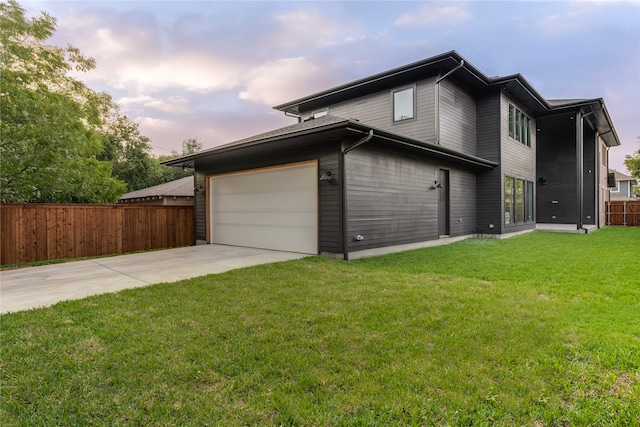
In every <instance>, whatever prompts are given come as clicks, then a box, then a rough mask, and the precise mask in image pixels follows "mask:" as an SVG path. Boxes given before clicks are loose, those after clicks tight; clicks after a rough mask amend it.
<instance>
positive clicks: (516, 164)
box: [500, 93, 537, 233]
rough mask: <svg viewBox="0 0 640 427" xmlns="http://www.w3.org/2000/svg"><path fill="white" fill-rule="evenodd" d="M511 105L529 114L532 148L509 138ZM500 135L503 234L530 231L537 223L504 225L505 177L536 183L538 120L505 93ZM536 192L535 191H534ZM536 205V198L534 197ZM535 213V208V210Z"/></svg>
mask: <svg viewBox="0 0 640 427" xmlns="http://www.w3.org/2000/svg"><path fill="white" fill-rule="evenodd" d="M509 103H511V104H513V105H514V106H515V107H516V108H518V109H519V110H520V111H522V112H523V113H524V114H527V115H528V116H529V118H531V147H527V146H526V145H524V144H522V143H521V142H520V141H517V140H515V139H513V138H510V137H509ZM500 106H501V108H500V112H501V120H500V124H501V126H500V133H501V146H500V157H501V161H500V168H501V173H502V175H501V177H500V193H501V195H502V196H501V204H500V206H501V219H500V220H501V224H502V233H513V232H517V231H523V230H529V229H532V228H535V221H534V222H530V223H524V224H509V225H504V177H505V176H511V177H514V178H518V179H523V180H525V181H532V182H534V183H535V182H536V146H537V138H536V129H537V127H536V120H535V119H534V118H533V117H532V115H531V114H530V113H528V112H527V110H526V109H525V108H523V107H522V106H521V105H519V104H518V103H517V102H514V101H513V100H511V99H510V98H509V97H508V96H507V95H505V94H504V93H503V94H502V96H501V102H500ZM534 188H535V185H534ZM534 191H535V190H534ZM534 204H535V196H534ZM534 211H535V208H534Z"/></svg>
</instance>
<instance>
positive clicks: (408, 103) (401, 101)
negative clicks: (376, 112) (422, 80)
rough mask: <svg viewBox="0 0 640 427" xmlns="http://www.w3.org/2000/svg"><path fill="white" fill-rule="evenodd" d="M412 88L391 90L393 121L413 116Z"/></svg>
mask: <svg viewBox="0 0 640 427" xmlns="http://www.w3.org/2000/svg"><path fill="white" fill-rule="evenodd" d="M413 110H414V99H413V88H412V87H410V88H407V89H402V90H398V91H396V92H393V121H394V122H399V121H402V120H408V119H413V117H414V112H413Z"/></svg>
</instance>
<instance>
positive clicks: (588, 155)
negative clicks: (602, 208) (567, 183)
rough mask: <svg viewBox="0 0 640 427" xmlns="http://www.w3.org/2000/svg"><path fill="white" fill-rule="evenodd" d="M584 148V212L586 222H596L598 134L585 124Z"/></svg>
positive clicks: (583, 216) (583, 217)
mask: <svg viewBox="0 0 640 427" xmlns="http://www.w3.org/2000/svg"><path fill="white" fill-rule="evenodd" d="M583 137H584V148H583V159H584V160H583V162H584V163H583V170H582V171H583V178H582V180H583V189H584V196H583V198H584V199H583V201H582V202H583V212H582V222H583V223H584V224H595V223H596V190H597V187H596V152H595V150H596V134H595V132H593V131H592V130H591V129H589V127H588V126H587V125H586V124H585V126H584V131H583Z"/></svg>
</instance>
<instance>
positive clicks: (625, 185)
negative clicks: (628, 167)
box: [609, 170, 638, 202]
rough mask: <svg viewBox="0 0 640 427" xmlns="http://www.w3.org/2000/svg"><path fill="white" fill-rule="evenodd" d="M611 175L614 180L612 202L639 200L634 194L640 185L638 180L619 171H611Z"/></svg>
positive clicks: (611, 193)
mask: <svg viewBox="0 0 640 427" xmlns="http://www.w3.org/2000/svg"><path fill="white" fill-rule="evenodd" d="M609 174H610V175H611V176H612V178H613V182H612V183H611V184H613V185H610V200H611V201H612V202H614V201H627V200H638V196H636V194H635V193H634V192H633V189H634V187H635V186H636V185H638V180H637V179H635V178H634V177H632V176H629V175H625V174H623V173H622V172H618V171H617V170H609Z"/></svg>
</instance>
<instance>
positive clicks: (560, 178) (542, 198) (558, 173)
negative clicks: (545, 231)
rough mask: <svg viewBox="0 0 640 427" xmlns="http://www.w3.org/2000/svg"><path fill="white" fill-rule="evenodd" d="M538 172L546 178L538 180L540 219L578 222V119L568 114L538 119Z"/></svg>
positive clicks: (567, 222)
mask: <svg viewBox="0 0 640 427" xmlns="http://www.w3.org/2000/svg"><path fill="white" fill-rule="evenodd" d="M537 122H538V128H539V129H540V132H538V139H537V143H538V145H537V156H538V163H537V174H538V177H540V178H544V179H545V180H546V184H545V185H541V184H540V183H537V184H536V189H537V192H538V193H537V200H536V201H537V205H536V208H537V221H538V222H540V223H558V224H575V223H576V211H577V210H576V200H577V199H576V191H575V188H576V150H575V121H574V120H571V118H570V116H569V115H562V116H552V117H544V118H539V119H538V120H537Z"/></svg>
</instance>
